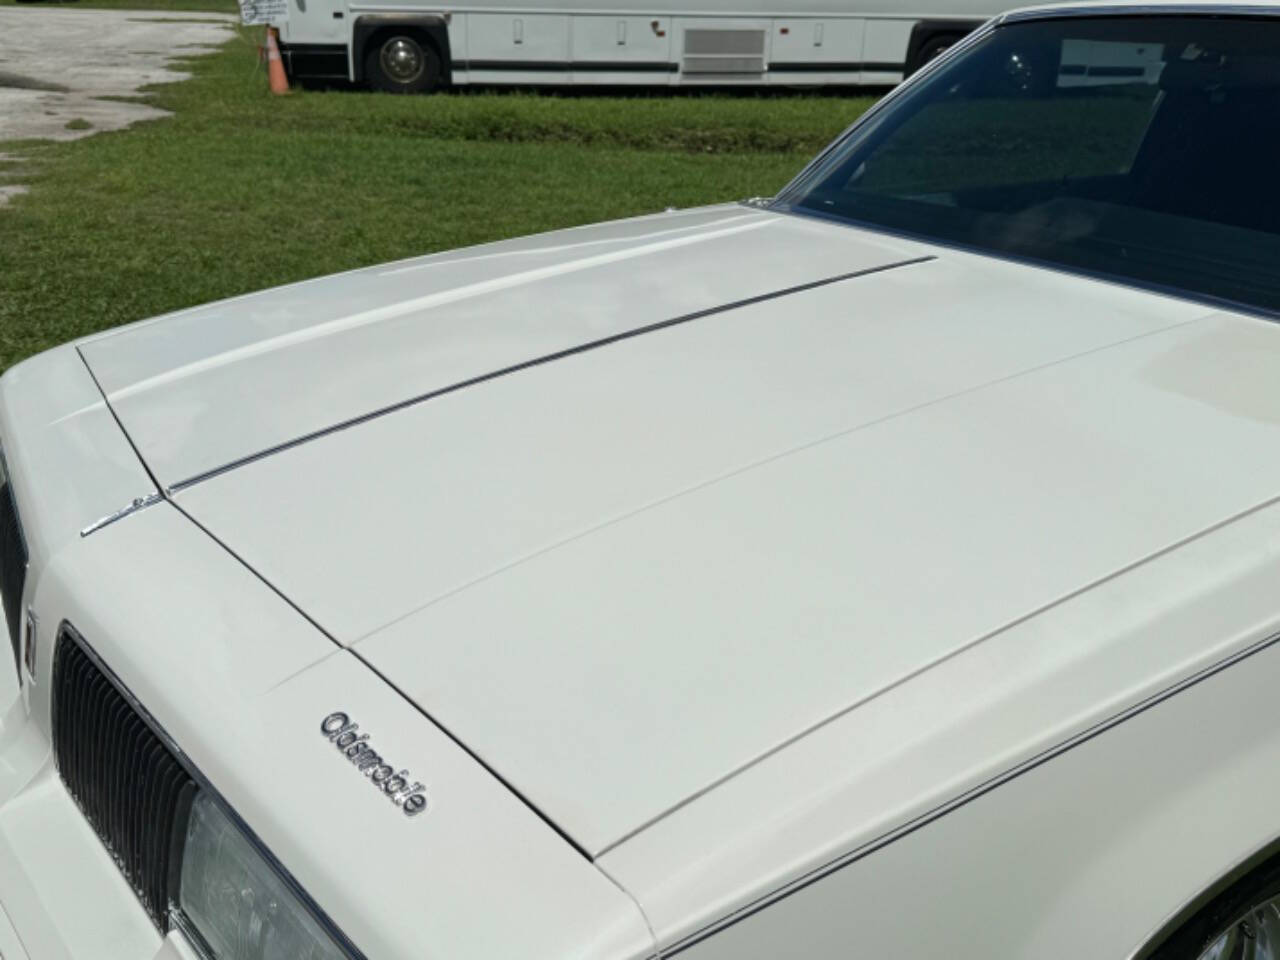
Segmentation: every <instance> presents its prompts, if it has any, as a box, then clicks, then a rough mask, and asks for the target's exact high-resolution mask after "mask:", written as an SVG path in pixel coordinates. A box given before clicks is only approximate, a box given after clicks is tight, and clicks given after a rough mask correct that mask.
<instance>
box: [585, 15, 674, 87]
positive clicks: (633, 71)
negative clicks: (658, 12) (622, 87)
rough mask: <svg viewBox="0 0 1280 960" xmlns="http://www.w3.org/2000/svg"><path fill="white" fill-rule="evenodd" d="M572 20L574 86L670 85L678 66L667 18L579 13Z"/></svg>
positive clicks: (669, 22)
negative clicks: (674, 57)
mask: <svg viewBox="0 0 1280 960" xmlns="http://www.w3.org/2000/svg"><path fill="white" fill-rule="evenodd" d="M572 21H573V24H572V31H573V33H572V45H571V52H572V54H573V80H574V82H575V83H604V84H615V83H616V84H659V85H666V84H669V83H670V82H671V80H672V77H673V76H674V74H675V71H676V69H677V64H676V62H675V61H674V60H673V59H672V56H671V19H670V18H669V17H636V16H630V17H629V16H608V15H595V14H578V15H576V16H574V17H572Z"/></svg>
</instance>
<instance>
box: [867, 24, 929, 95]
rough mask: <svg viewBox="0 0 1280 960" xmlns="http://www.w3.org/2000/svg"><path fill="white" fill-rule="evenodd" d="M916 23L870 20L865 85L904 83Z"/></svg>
mask: <svg viewBox="0 0 1280 960" xmlns="http://www.w3.org/2000/svg"><path fill="white" fill-rule="evenodd" d="M915 25H916V21H915V20H881V19H868V20H867V30H866V38H865V40H864V41H863V45H862V61H863V65H862V82H863V83H866V84H886V85H887V84H891V83H898V82H900V81H901V80H902V77H903V74H904V73H905V72H906V69H907V47H908V46H909V45H910V44H911V29H912V28H913V27H914V26H915Z"/></svg>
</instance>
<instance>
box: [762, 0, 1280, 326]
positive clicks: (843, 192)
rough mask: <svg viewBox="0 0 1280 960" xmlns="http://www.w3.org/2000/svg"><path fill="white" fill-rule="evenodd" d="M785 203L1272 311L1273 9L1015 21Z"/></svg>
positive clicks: (1278, 86) (882, 116)
mask: <svg viewBox="0 0 1280 960" xmlns="http://www.w3.org/2000/svg"><path fill="white" fill-rule="evenodd" d="M781 201H782V203H783V204H784V205H787V206H790V207H791V208H792V209H795V210H800V211H809V212H816V213H821V214H825V215H829V216H835V217H840V218H844V219H847V220H850V221H855V222H859V223H864V224H868V225H871V226H880V227H885V228H889V229H892V230H895V231H902V232H906V233H911V234H915V235H920V236H924V237H928V238H933V239H937V240H940V241H943V242H950V243H958V244H961V245H964V246H971V247H977V248H980V249H983V250H989V251H992V252H996V253H1001V254H1005V255H1010V256H1015V257H1020V258H1029V259H1033V260H1039V261H1044V262H1047V263H1049V264H1052V265H1057V266H1064V267H1068V268H1072V269H1079V270H1084V271H1087V272H1090V273H1098V274H1103V275H1108V276H1112V277H1115V278H1118V279H1125V280H1131V281H1136V282H1139V283H1142V284H1152V285H1157V286H1164V287H1172V288H1175V289H1178V290H1182V291H1185V292H1187V293H1190V294H1196V295H1202V296H1208V297H1213V298H1221V299H1225V300H1229V301H1234V302H1237V303H1241V304H1245V305H1248V306H1252V307H1257V308H1262V309H1264V310H1268V311H1280V19H1266V18H1230V17H1191V16H1144V17H1131V16H1099V17H1090V18H1063V19H1060V20H1039V21H1029V22H1023V23H1012V24H1007V25H1005V26H1002V27H999V28H997V29H995V30H993V31H991V32H990V34H989V35H987V36H986V37H984V38H983V39H982V40H980V41H979V42H978V43H977V44H975V45H974V46H973V47H971V48H970V49H969V51H968V52H967V53H966V54H965V55H962V56H960V57H959V58H958V59H956V60H955V61H954V62H953V63H950V64H948V65H945V66H944V67H943V68H942V69H940V70H936V71H934V73H933V74H932V75H931V76H928V77H925V78H923V80H922V82H921V83H920V84H918V85H917V86H916V87H915V88H914V89H910V90H907V91H904V94H903V95H902V96H900V97H899V98H897V99H896V100H895V101H894V102H892V103H890V104H889V105H887V106H886V108H885V109H883V110H882V111H880V112H879V113H878V114H877V115H875V116H873V117H872V118H869V119H868V121H867V122H866V123H864V124H863V125H861V126H860V127H859V128H858V129H857V130H855V132H854V133H853V135H852V136H851V137H850V138H849V139H847V140H846V141H845V142H844V143H842V144H840V145H839V146H838V147H837V148H836V149H835V150H833V151H832V152H831V153H830V154H829V155H828V156H827V157H826V158H824V160H823V161H822V162H821V163H819V164H817V165H816V166H815V167H814V169H812V170H811V171H809V172H808V173H807V174H806V175H805V176H804V177H802V178H801V179H800V180H799V181H797V183H795V184H793V185H792V187H790V188H789V189H788V190H787V191H786V192H784V194H783V196H782V197H781Z"/></svg>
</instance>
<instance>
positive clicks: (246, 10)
mask: <svg viewBox="0 0 1280 960" xmlns="http://www.w3.org/2000/svg"><path fill="white" fill-rule="evenodd" d="M288 19H289V0H240V20H241V21H242V22H243V23H244V24H245V26H252V25H253V24H255V23H275V24H280V23H284V22H285V21H286V20H288Z"/></svg>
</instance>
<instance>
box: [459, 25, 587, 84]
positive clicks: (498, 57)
mask: <svg viewBox="0 0 1280 960" xmlns="http://www.w3.org/2000/svg"><path fill="white" fill-rule="evenodd" d="M569 20H570V18H569V17H567V16H563V15H558V14H544V13H515V14H510V13H470V14H467V61H468V68H469V72H470V79H471V82H472V83H523V84H540V83H568V82H569V80H570V73H569Z"/></svg>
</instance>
